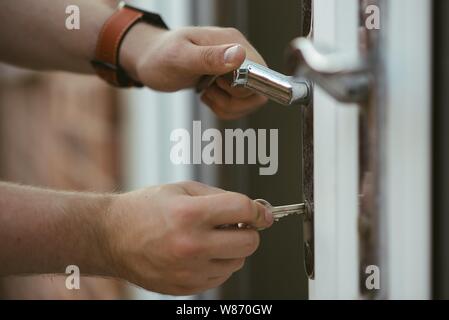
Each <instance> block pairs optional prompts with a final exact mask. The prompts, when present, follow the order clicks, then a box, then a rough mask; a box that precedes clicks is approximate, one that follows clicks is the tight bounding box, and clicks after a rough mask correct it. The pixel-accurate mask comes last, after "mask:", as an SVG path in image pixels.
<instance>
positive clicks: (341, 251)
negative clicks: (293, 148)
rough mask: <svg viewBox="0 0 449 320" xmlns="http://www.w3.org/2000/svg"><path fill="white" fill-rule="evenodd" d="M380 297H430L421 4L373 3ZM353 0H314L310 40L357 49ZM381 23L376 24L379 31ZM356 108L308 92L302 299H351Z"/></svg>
mask: <svg viewBox="0 0 449 320" xmlns="http://www.w3.org/2000/svg"><path fill="white" fill-rule="evenodd" d="M381 9H382V10H384V12H382V20H381V31H380V32H381V34H382V35H383V37H382V39H383V40H382V41H383V42H382V44H381V45H382V47H381V53H382V55H383V56H382V59H383V61H384V63H385V70H386V71H385V74H384V79H382V80H381V81H382V83H381V84H383V85H384V86H385V97H384V99H385V100H384V101H383V103H384V106H385V110H386V112H385V119H383V120H382V121H385V123H384V124H383V127H384V129H385V133H384V134H383V135H382V137H381V138H380V139H381V141H380V144H381V145H382V151H381V152H382V153H383V154H382V155H381V156H380V159H381V160H380V161H381V164H382V165H381V168H380V177H379V179H380V180H379V183H380V189H381V193H382V201H381V202H382V203H380V209H379V215H380V219H381V223H380V229H381V230H380V234H381V238H380V243H379V254H380V259H379V260H380V266H379V267H380V268H381V276H382V279H381V286H382V288H381V291H380V294H379V295H378V297H380V298H392V299H397V298H416V299H427V298H430V292H431V288H430V283H431V281H430V259H431V257H430V251H431V250H430V247H431V245H430V238H431V237H430V235H431V231H430V220H431V218H430V214H431V212H430V145H431V139H430V115H431V97H430V92H431V91H430V84H431V77H430V72H431V49H430V48H431V46H430V40H429V39H430V38H431V37H430V35H431V23H430V19H431V2H430V1H428V0H394V1H388V0H383V3H382V7H381ZM358 10H359V1H358V0H345V1H337V0H315V1H314V10H313V20H314V27H313V28H314V34H313V36H314V41H315V43H317V44H320V45H325V46H327V47H330V48H335V49H336V50H338V51H340V52H341V51H344V52H345V53H348V54H351V53H357V51H358V26H359V12H358ZM382 28H383V29H382ZM358 121H359V119H358V106H357V105H348V104H345V105H343V104H340V103H338V102H336V101H335V100H334V99H332V98H331V97H329V96H328V95H327V94H326V93H325V92H324V91H322V90H321V89H320V88H319V87H317V86H316V87H315V91H314V136H315V142H314V143H315V145H314V148H315V161H314V162H315V163H314V174H315V280H311V281H310V282H309V288H310V298H311V299H360V298H361V296H360V293H359V253H358V250H359V249H358V224H357V219H358V190H359V185H358V176H359V172H358V171H359V167H358V166H359V165H358V162H359V161H358Z"/></svg>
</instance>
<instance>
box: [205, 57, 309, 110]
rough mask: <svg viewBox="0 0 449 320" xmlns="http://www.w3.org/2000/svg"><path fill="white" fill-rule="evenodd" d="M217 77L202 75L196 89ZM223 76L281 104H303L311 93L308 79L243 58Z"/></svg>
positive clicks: (237, 85) (237, 84)
mask: <svg viewBox="0 0 449 320" xmlns="http://www.w3.org/2000/svg"><path fill="white" fill-rule="evenodd" d="M217 77H218V76H206V77H203V78H202V79H201V80H200V83H199V84H198V86H197V91H198V92H201V91H203V90H204V89H206V88H207V87H209V86H211V85H212V84H213V83H214V82H215V80H216V79H217ZM225 77H227V78H228V77H231V83H232V86H234V87H243V88H248V89H250V90H253V91H255V92H257V93H259V94H261V95H263V96H266V97H267V98H269V99H271V100H273V101H276V102H278V103H280V104H283V105H291V104H295V103H298V104H305V103H307V102H308V101H309V98H310V95H311V85H310V83H309V82H308V81H306V80H302V79H298V78H295V77H289V76H286V75H283V74H282V73H279V72H276V71H274V70H271V69H270V68H267V67H265V66H262V65H260V64H258V63H255V62H253V61H251V60H245V62H244V63H243V64H242V65H241V66H240V67H239V68H238V69H237V70H235V71H234V72H233V73H232V74H228V75H225Z"/></svg>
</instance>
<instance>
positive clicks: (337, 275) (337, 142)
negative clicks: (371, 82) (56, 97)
mask: <svg viewBox="0 0 449 320" xmlns="http://www.w3.org/2000/svg"><path fill="white" fill-rule="evenodd" d="M357 25H358V1H356V0H347V1H337V0H315V1H314V41H315V43H317V44H319V45H325V46H326V47H330V48H335V49H336V50H340V51H344V52H347V53H356V52H357V47H358V42H357ZM314 113H315V123H314V127H315V128H314V130H315V169H314V171H315V268H316V269H315V280H314V281H310V283H309V288H310V294H309V295H310V298H311V299H356V298H358V252H357V251H358V247H357V243H358V241H357V194H358V182H357V181H358V150H357V148H358V129H357V128H358V110H357V107H356V106H352V105H347V104H345V105H342V104H340V103H337V102H336V101H335V100H334V99H332V98H331V97H329V96H328V95H327V94H326V93H325V92H323V91H322V90H321V89H320V88H319V87H316V88H315V92H314Z"/></svg>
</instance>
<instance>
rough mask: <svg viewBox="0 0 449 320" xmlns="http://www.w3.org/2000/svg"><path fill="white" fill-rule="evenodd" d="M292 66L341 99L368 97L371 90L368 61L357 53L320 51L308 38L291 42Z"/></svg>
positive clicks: (358, 99) (298, 73) (346, 100)
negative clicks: (346, 53)
mask: <svg viewBox="0 0 449 320" xmlns="http://www.w3.org/2000/svg"><path fill="white" fill-rule="evenodd" d="M290 50H291V53H290V61H289V69H290V71H292V72H293V73H294V74H295V75H296V76H297V77H299V78H306V79H308V80H310V81H313V82H314V83H315V84H317V85H319V86H320V87H321V88H323V89H324V90H325V91H326V92H327V93H328V94H330V95H331V96H332V97H334V98H335V99H336V100H338V101H340V102H347V103H351V102H360V101H363V100H366V99H367V97H368V94H369V91H370V86H371V76H370V70H369V63H368V62H367V61H365V60H363V59H361V58H360V57H358V56H348V55H342V54H339V53H335V52H330V53H323V52H320V51H319V50H318V49H317V48H316V47H315V46H314V45H313V43H312V42H311V41H310V40H309V39H306V38H297V39H295V40H293V41H292V43H291V49H290Z"/></svg>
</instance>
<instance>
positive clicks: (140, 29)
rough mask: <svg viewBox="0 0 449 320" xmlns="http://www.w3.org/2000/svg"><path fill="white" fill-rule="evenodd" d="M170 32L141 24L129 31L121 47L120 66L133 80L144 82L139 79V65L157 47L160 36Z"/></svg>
mask: <svg viewBox="0 0 449 320" xmlns="http://www.w3.org/2000/svg"><path fill="white" fill-rule="evenodd" d="M166 32H168V30H165V29H161V28H158V27H155V26H152V25H150V24H148V23H145V22H139V23H138V24H136V25H135V26H133V27H132V28H131V30H129V32H128V33H127V34H126V36H125V38H124V39H123V43H122V45H121V47H120V53H119V64H120V66H121V67H122V68H123V69H124V70H125V72H126V73H127V74H128V76H129V77H131V78H132V79H133V80H135V81H138V82H142V80H141V79H140V77H139V65H141V64H140V61H141V60H142V59H143V57H145V56H147V55H148V54H149V53H150V52H151V50H152V48H154V47H156V46H157V43H158V39H159V38H160V36H162V35H163V34H165V33H166Z"/></svg>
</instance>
